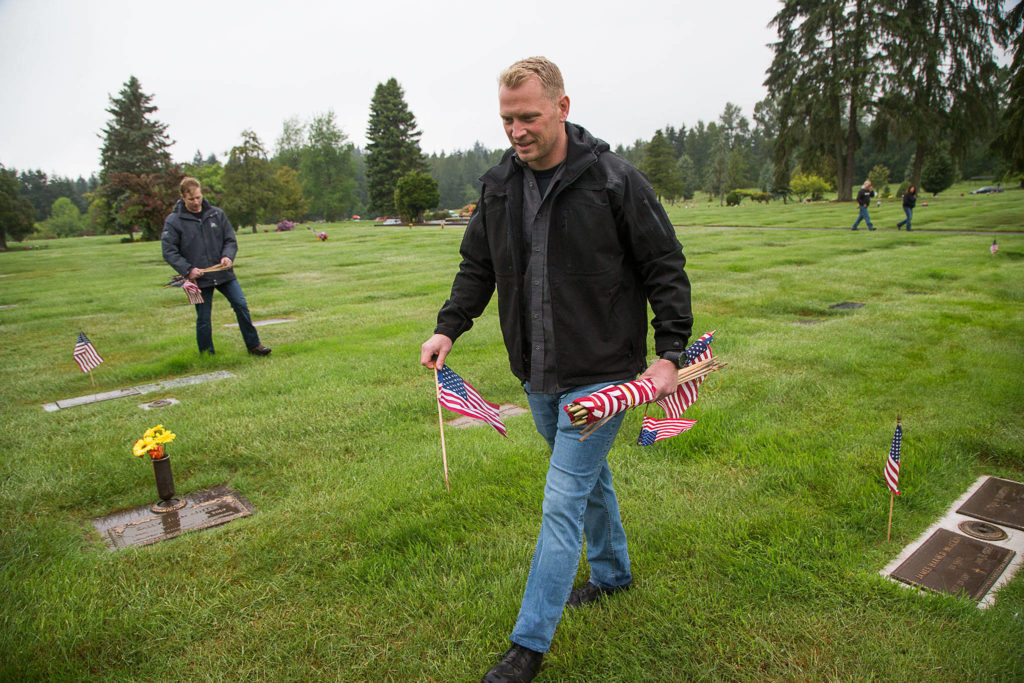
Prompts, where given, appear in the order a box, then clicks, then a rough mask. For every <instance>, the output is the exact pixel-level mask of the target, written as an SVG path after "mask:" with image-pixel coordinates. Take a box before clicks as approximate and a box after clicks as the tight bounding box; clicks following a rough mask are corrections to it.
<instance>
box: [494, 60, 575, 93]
mask: <svg viewBox="0 0 1024 683" xmlns="http://www.w3.org/2000/svg"><path fill="white" fill-rule="evenodd" d="M531 76H536V77H537V78H538V79H540V84H541V86H542V87H543V88H544V93H545V94H546V95H547V96H548V97H550V98H551V100H552V101H558V99H559V98H560V97H562V96H563V95H565V83H564V82H563V81H562V72H561V71H559V69H558V66H556V65H555V63H554V62H552V61H551V60H550V59H548V58H547V57H527V58H526V59H520V60H519V61H518V62H516V63H515V64H513V65H512V66H510V67H509V68H507V69H505V70H504V71H502V72H501V75H500V76H498V85H500V86H505V87H506V88H509V89H515V88H518V87H519V86H521V85H522V84H523V82H524V81H526V79H527V78H529V77H531Z"/></svg>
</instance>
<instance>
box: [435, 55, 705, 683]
mask: <svg viewBox="0 0 1024 683" xmlns="http://www.w3.org/2000/svg"><path fill="white" fill-rule="evenodd" d="M498 84H499V88H498V107H499V114H500V115H501V119H502V122H503V124H504V128H505V134H506V135H507V136H508V140H509V142H510V143H511V147H510V148H509V149H508V150H507V151H506V152H505V155H504V157H503V158H502V160H501V162H500V163H499V164H498V165H497V166H495V167H494V168H492V169H490V170H489V171H488V172H487V173H486V174H484V176H483V178H482V181H483V189H482V191H481V196H480V200H479V202H478V203H477V206H476V209H475V210H474V212H473V215H472V217H471V218H470V221H469V224H468V225H467V226H466V231H465V233H464V235H463V239H462V246H461V247H460V253H461V255H462V262H461V264H460V265H459V271H458V273H457V274H456V276H455V280H454V282H453V283H452V289H451V294H450V296H449V298H448V300H447V301H446V302H445V304H444V306H442V307H441V310H440V312H439V313H438V315H437V326H436V327H435V328H434V334H433V336H431V337H430V338H429V339H428V340H427V341H426V342H424V343H423V345H422V347H421V348H420V363H421V364H422V365H424V366H426V367H427V368H435V367H437V368H439V367H441V366H443V365H444V362H445V359H446V358H447V357H448V354H449V352H450V351H451V350H452V346H453V344H454V343H455V340H456V339H458V337H459V336H460V335H461V334H463V333H464V332H466V331H467V330H469V328H470V327H471V326H472V325H473V321H474V319H475V318H477V317H478V316H480V315H481V314H482V313H483V312H484V309H485V308H486V307H487V304H488V302H489V301H490V299H491V296H492V294H493V293H494V291H495V290H497V293H498V317H499V320H500V324H501V330H502V336H503V337H504V341H505V347H506V349H507V351H508V360H509V364H510V367H511V370H512V373H513V374H514V375H515V376H516V378H518V379H519V380H520V382H522V384H523V388H524V389H525V391H526V396H527V400H528V402H529V405H530V411H531V412H532V413H533V420H534V424H535V426H536V428H537V431H538V432H539V433H540V434H541V436H542V437H543V438H544V440H545V441H546V442H547V445H548V448H549V449H550V459H549V465H548V473H547V481H546V485H545V487H544V502H543V506H542V515H541V523H540V533H539V535H538V538H537V545H536V548H535V550H534V554H533V561H532V563H531V565H530V572H529V576H528V578H527V580H526V589H525V590H524V592H523V599H522V603H521V605H520V609H519V616H518V618H517V620H516V623H515V627H514V628H513V629H512V633H511V635H510V640H511V648H510V649H509V650H508V651H507V652H506V653H505V655H504V657H503V658H502V659H501V661H499V662H498V663H497V664H495V665H494V666H493V667H492V668H491V669H490V671H488V672H487V674H486V675H485V677H484V681H485V682H487V683H508V682H512V681H515V682H522V681H529V680H532V679H533V678H534V676H536V675H537V672H538V671H539V670H540V665H541V659H542V658H543V653H545V652H547V651H548V650H549V648H550V647H551V640H552V638H553V637H554V634H555V628H556V627H557V626H558V622H559V620H560V619H561V617H562V611H563V609H564V608H565V606H566V605H569V606H579V605H585V604H588V603H591V602H594V601H595V600H597V599H599V598H601V597H602V596H603V595H607V594H610V593H614V592H617V591H621V590H623V589H625V588H628V587H629V586H630V585H631V584H632V580H633V576H632V574H631V573H630V564H629V552H628V550H627V547H626V533H625V530H624V529H623V526H622V520H621V518H620V515H619V504H618V499H617V497H616V495H615V489H614V487H613V485H612V475H611V470H610V469H609V467H608V461H607V456H608V451H609V450H610V449H611V447H612V443H613V442H614V441H615V437H616V435H617V433H618V430H619V426H620V425H621V424H622V418H623V415H622V414H620V415H617V416H616V417H615V418H613V419H612V420H610V421H609V422H608V423H607V424H605V425H604V426H602V427H601V428H599V429H598V430H597V431H596V432H594V433H593V435H592V436H590V437H588V438H587V439H586V440H585V441H580V428H576V427H573V426H572V425H571V423H570V419H569V416H568V415H567V414H566V412H565V411H564V408H565V406H566V405H568V404H569V403H571V402H572V401H574V400H576V399H578V398H581V397H583V396H586V395H587V394H590V393H593V392H594V391H596V390H598V389H601V388H603V387H605V386H608V385H609V384H615V383H619V382H623V381H629V380H632V379H633V378H635V377H636V376H637V374H640V373H643V377H645V378H648V379H650V380H651V381H652V382H653V383H654V385H655V387H656V389H657V395H656V399H661V398H663V397H665V396H667V395H669V394H670V393H672V392H673V391H675V389H676V384H677V382H676V378H677V372H678V365H679V361H680V358H682V359H683V362H685V353H684V352H685V349H686V344H687V341H688V340H689V337H690V333H691V328H692V325H693V316H692V313H691V310H690V283H689V280H688V279H687V276H686V272H685V271H684V265H685V263H686V259H685V258H684V256H683V252H682V247H681V246H680V244H679V241H678V240H677V239H676V233H675V229H674V228H673V227H672V224H671V223H670V222H669V220H668V217H667V216H666V215H665V211H664V209H662V207H661V204H660V203H659V202H658V200H657V197H656V196H655V194H654V191H653V189H652V188H651V184H650V183H649V182H648V181H647V179H646V178H645V177H644V176H643V175H642V174H641V173H640V172H639V171H638V170H637V169H635V168H634V167H633V166H631V165H630V164H629V163H628V162H627V161H625V160H624V159H622V158H621V157H619V156H617V155H616V154H614V153H612V152H611V151H610V150H609V147H608V144H607V143H606V142H603V141H602V140H599V139H597V138H595V137H593V136H592V135H591V134H590V133H589V132H587V131H586V130H585V129H584V128H582V127H581V126H578V125H576V124H573V123H569V122H567V118H568V115H569V98H568V96H567V95H566V94H565V87H564V84H563V81H562V75H561V73H560V71H559V69H558V67H557V66H555V64H553V63H552V62H550V61H548V60H547V59H545V58H543V57H531V58H528V59H524V60H521V61H519V62H516V63H515V64H513V65H512V66H510V67H509V68H508V69H506V70H505V71H504V72H503V73H502V74H501V76H500V78H499V79H498ZM648 302H649V303H650V305H651V308H652V309H653V311H654V318H653V320H652V321H651V325H652V327H653V328H654V341H655V350H656V352H657V353H658V354H659V355H661V356H662V357H661V359H659V360H656V361H655V362H654V363H652V364H651V365H650V366H648V365H647V361H646V356H647V304H648ZM584 536H585V537H586V541H587V560H588V562H589V564H590V579H589V580H588V581H587V583H586V584H584V585H583V586H581V587H578V588H576V589H573V579H574V577H575V576H576V570H577V567H578V566H579V562H580V554H581V551H582V547H583V538H584Z"/></svg>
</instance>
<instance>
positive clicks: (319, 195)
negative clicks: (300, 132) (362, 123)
mask: <svg viewBox="0 0 1024 683" xmlns="http://www.w3.org/2000/svg"><path fill="white" fill-rule="evenodd" d="M346 140H347V138H346V136H345V133H343V132H342V131H341V129H340V128H338V126H337V124H336V123H335V120H334V112H333V111H329V112H327V113H326V114H321V115H319V116H315V117H313V121H312V122H311V123H310V124H309V137H308V142H307V144H306V146H305V147H304V148H303V149H302V150H301V152H300V155H299V156H300V161H299V171H300V173H301V177H302V185H303V188H304V190H305V194H306V196H307V197H309V199H310V211H311V212H312V213H313V215H315V216H316V217H318V218H324V219H326V220H328V221H335V220H339V219H341V218H348V217H349V216H351V215H352V213H353V212H354V211H355V209H356V205H357V199H356V179H355V169H354V167H353V165H352V145H351V144H350V143H347V142H346Z"/></svg>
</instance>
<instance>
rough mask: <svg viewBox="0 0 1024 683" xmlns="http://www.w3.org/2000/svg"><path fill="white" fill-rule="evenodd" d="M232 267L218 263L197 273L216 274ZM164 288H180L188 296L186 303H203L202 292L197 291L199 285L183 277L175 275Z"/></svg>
mask: <svg viewBox="0 0 1024 683" xmlns="http://www.w3.org/2000/svg"><path fill="white" fill-rule="evenodd" d="M233 267H234V266H233V265H231V266H225V265H223V264H220V263H218V264H217V265H215V266H210V267H209V268H200V269H199V272H200V273H216V272H218V271H221V270H228V269H229V268H233ZM164 287H181V288H182V289H183V290H185V294H186V295H187V296H188V302H189V303H190V304H201V303H203V292H202V290H200V289H199V285H197V284H196V283H195V282H193V281H192V280H189V279H188V278H187V277H185V276H184V275H175V276H174V277H173V278H171V281H170V282H168V283H167V284H165V285H164Z"/></svg>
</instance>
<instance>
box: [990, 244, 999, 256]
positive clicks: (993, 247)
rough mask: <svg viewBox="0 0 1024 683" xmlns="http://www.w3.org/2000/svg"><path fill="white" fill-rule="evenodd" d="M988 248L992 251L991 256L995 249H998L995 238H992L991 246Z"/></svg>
mask: <svg viewBox="0 0 1024 683" xmlns="http://www.w3.org/2000/svg"><path fill="white" fill-rule="evenodd" d="M988 250H989V251H991V252H992V255H993V256H995V253H996V252H997V251H999V245H998V244H996V241H995V240H992V246H991V247H989V248H988Z"/></svg>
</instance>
